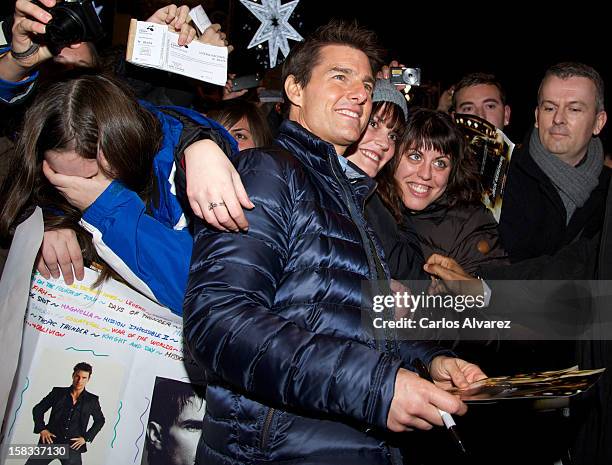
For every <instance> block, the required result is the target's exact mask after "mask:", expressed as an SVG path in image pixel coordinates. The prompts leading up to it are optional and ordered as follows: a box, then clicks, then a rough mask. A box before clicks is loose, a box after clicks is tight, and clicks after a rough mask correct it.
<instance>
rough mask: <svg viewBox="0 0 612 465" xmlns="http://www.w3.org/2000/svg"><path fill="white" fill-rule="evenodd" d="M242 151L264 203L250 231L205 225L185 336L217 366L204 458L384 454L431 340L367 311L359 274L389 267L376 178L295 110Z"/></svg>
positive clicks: (250, 460) (350, 458) (240, 165)
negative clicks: (411, 338)
mask: <svg viewBox="0 0 612 465" xmlns="http://www.w3.org/2000/svg"><path fill="white" fill-rule="evenodd" d="M277 143H278V145H279V146H275V147H272V148H266V149H265V150H257V149H255V150H251V151H247V152H242V153H241V154H240V155H239V157H238V159H237V169H238V171H239V173H240V175H241V177H242V180H243V183H244V185H245V187H246V190H247V192H248V194H249V196H250V198H251V200H252V201H253V203H254V204H255V205H256V207H255V208H254V209H253V210H252V211H250V212H247V218H248V220H249V225H250V226H249V231H248V233H246V234H236V233H222V232H215V231H212V230H210V229H208V228H206V227H205V226H204V225H203V224H202V223H199V224H198V225H197V226H196V234H195V243H194V249H193V255H192V262H191V272H190V277H189V283H188V287H187V293H186V296H185V305H184V331H185V339H186V341H187V344H188V346H189V349H190V350H191V352H192V354H193V356H194V357H195V359H196V360H197V361H198V363H199V364H200V365H201V366H202V367H204V369H205V371H206V376H207V379H208V383H209V384H208V389H207V393H206V415H205V418H204V427H203V432H202V439H201V441H200V444H199V447H198V460H197V463H200V464H207V465H209V464H226V465H229V464H232V465H236V464H270V463H277V462H282V463H308V464H332V463H333V464H334V465H338V464H340V463H342V464H345V463H359V464H385V463H391V461H390V458H389V457H390V452H389V448H388V447H387V444H386V442H385V439H384V437H385V433H384V428H385V427H386V421H387V414H388V411H389V407H390V403H391V399H392V397H393V389H394V383H395V375H396V372H397V370H398V369H399V368H400V366H402V365H405V366H406V367H408V366H409V364H410V361H411V358H412V357H420V358H421V359H423V360H425V361H426V362H427V363H428V362H429V361H430V360H431V358H432V357H433V356H434V355H438V354H441V353H444V352H442V351H438V350H437V348H436V347H435V346H432V345H429V344H427V343H416V342H415V343H400V342H398V341H396V340H395V338H394V335H387V337H388V339H387V342H386V343H384V341H383V344H381V343H380V341H379V342H378V343H377V339H376V338H375V337H374V336H373V334H372V331H371V330H368V329H367V326H366V325H364V324H362V316H361V298H362V291H361V282H362V280H374V279H384V278H385V277H386V274H387V272H386V267H385V265H384V264H383V261H382V260H381V257H382V253H381V252H380V247H379V246H378V245H377V243H376V240H375V239H374V238H373V234H372V233H371V231H370V230H369V229H368V228H367V226H366V222H365V219H364V217H363V204H364V201H365V198H366V197H367V195H369V193H371V191H372V190H373V188H374V185H373V182H372V181H371V180H368V181H367V183H368V184H366V185H365V188H364V185H363V184H361V183H359V182H357V183H351V182H350V181H349V179H348V178H347V177H346V176H345V175H344V173H343V171H342V167H341V165H340V162H339V160H338V157H337V155H336V152H335V150H334V148H333V146H331V145H330V144H328V143H325V142H323V141H321V140H320V139H318V138H317V137H315V136H314V135H312V134H311V133H309V132H307V131H306V130H304V129H303V128H302V127H301V126H299V125H298V124H296V123H293V122H285V123H283V125H282V126H281V131H280V134H279V137H278V139H277Z"/></svg>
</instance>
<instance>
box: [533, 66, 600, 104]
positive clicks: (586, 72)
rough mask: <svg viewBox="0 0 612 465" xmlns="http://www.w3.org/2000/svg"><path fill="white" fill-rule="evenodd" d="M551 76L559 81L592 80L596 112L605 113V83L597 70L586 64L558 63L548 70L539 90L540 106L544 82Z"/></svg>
mask: <svg viewBox="0 0 612 465" xmlns="http://www.w3.org/2000/svg"><path fill="white" fill-rule="evenodd" d="M550 76H556V77H558V78H559V79H568V78H571V77H584V78H587V79H590V80H591V81H592V82H593V84H595V105H596V111H597V112H600V111H604V81H603V79H602V78H601V75H600V74H599V73H598V72H597V70H595V68H593V67H591V66H589V65H585V64H584V63H578V62H572V61H566V62H563V63H557V64H556V65H553V66H551V67H550V68H548V69H547V70H546V73H545V74H544V77H543V78H542V82H541V83H540V88H539V89H538V105H539V104H540V95H541V94H542V86H543V85H544V81H546V79H547V78H549V77H550Z"/></svg>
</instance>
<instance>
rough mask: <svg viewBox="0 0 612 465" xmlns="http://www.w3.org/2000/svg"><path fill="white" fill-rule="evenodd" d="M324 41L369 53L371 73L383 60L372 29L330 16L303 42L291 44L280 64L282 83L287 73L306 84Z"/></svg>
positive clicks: (327, 43) (318, 58) (296, 80)
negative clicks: (325, 22) (282, 62)
mask: <svg viewBox="0 0 612 465" xmlns="http://www.w3.org/2000/svg"><path fill="white" fill-rule="evenodd" d="M326 45H345V46H348V47H352V48H354V49H357V50H361V51H362V52H363V53H365V55H366V56H367V57H368V60H369V61H370V66H371V68H372V75H375V74H376V71H377V70H378V69H379V68H380V66H381V64H382V56H383V49H382V48H381V47H380V45H379V44H378V38H377V36H376V34H375V33H374V32H373V31H370V30H368V29H365V28H364V27H362V26H360V25H359V24H358V23H357V22H356V21H343V20H332V21H330V22H329V23H327V24H325V25H324V26H321V27H319V28H318V29H317V30H316V31H315V32H314V33H313V34H311V35H310V36H308V37H307V38H306V40H304V42H300V43H298V44H296V45H294V46H293V48H292V49H291V53H290V54H289V56H288V57H287V59H286V60H285V63H284V64H283V73H282V82H283V84H284V83H285V81H286V80H287V77H288V76H290V75H293V76H295V82H296V83H297V84H299V85H300V86H302V87H305V86H306V85H307V84H308V83H309V82H310V78H311V76H312V69H313V68H314V67H315V66H316V65H317V64H318V63H319V60H320V51H321V48H323V47H324V46H326Z"/></svg>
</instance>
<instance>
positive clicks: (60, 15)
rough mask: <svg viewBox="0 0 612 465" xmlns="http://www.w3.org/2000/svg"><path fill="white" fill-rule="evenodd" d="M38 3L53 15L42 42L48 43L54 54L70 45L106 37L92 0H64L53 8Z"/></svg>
mask: <svg viewBox="0 0 612 465" xmlns="http://www.w3.org/2000/svg"><path fill="white" fill-rule="evenodd" d="M36 3H37V4H38V6H40V7H41V8H43V9H45V10H47V11H48V12H49V13H50V14H51V16H52V19H51V21H49V22H48V23H47V28H46V33H45V34H44V35H43V36H42V38H41V42H43V43H44V44H45V45H47V46H48V47H49V49H50V50H51V53H53V54H54V55H57V54H58V53H59V52H60V50H61V49H62V48H64V47H66V46H68V45H71V44H76V43H77V42H96V41H98V40H100V39H101V38H102V37H104V28H103V27H102V22H101V21H100V18H99V17H98V14H97V13H96V10H95V8H94V5H93V1H92V0H64V1H63V2H59V3H57V4H56V5H55V6H54V7H52V8H46V7H45V6H44V5H42V4H41V3H39V2H36Z"/></svg>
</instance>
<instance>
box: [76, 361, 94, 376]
mask: <svg viewBox="0 0 612 465" xmlns="http://www.w3.org/2000/svg"><path fill="white" fill-rule="evenodd" d="M77 371H86V372H87V373H89V376H90V377H91V374H92V373H93V368H92V367H91V365H90V364H89V363H86V362H80V363H77V364H76V365H75V366H74V369H73V370H72V372H73V373H76V372H77Z"/></svg>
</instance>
